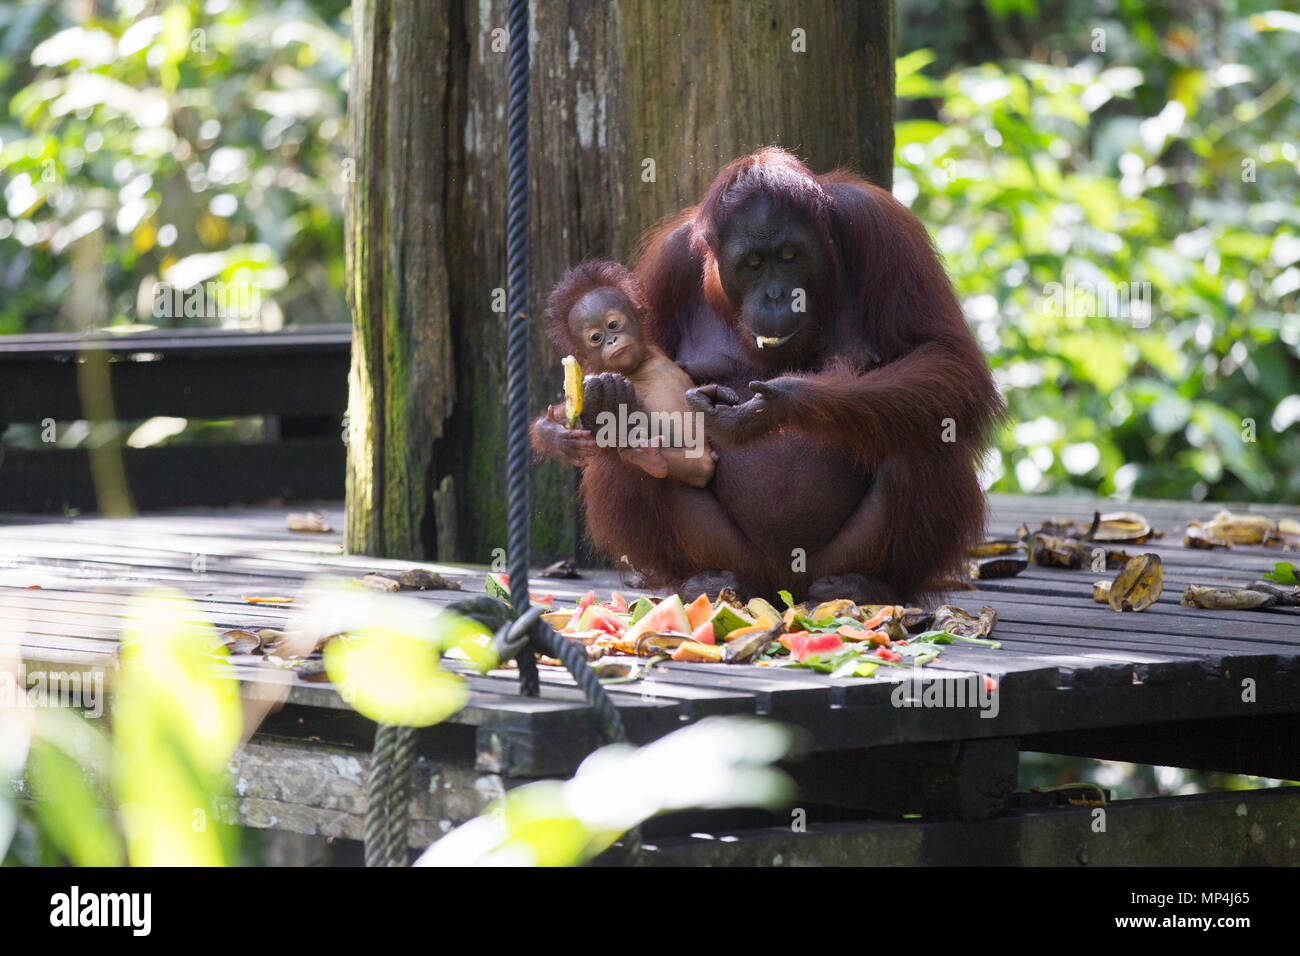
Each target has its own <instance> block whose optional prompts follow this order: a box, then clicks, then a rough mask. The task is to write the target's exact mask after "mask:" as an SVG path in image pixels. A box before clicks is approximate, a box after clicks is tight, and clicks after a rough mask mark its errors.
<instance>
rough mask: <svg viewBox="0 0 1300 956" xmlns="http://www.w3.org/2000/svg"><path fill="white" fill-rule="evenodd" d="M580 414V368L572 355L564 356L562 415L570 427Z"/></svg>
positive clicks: (575, 422)
mask: <svg viewBox="0 0 1300 956" xmlns="http://www.w3.org/2000/svg"><path fill="white" fill-rule="evenodd" d="M581 414H582V368H581V367H580V366H579V365H578V360H577V359H576V358H574V357H573V356H572V355H566V356H565V357H564V417H565V418H566V419H567V421H568V423H569V427H570V428H572V427H573V426H574V425H575V424H577V421H578V416H579V415H581Z"/></svg>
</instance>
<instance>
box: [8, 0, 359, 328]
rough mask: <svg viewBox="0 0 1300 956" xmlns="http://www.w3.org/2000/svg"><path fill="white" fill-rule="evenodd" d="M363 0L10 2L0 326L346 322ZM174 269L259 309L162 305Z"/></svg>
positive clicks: (178, 276) (180, 279)
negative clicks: (226, 313)
mask: <svg viewBox="0 0 1300 956" xmlns="http://www.w3.org/2000/svg"><path fill="white" fill-rule="evenodd" d="M348 8H349V5H348V4H347V3H346V2H313V3H305V2H301V0H286V2H281V3H263V2H255V0H207V2H204V3H200V2H193V0H191V2H178V3H170V2H157V0H114V2H111V3H109V2H104V0H99V2H94V0H45V2H41V0H36V2H24V3H5V4H0V54H2V56H0V90H2V91H3V93H4V99H5V100H6V101H7V102H8V105H9V108H8V110H7V111H6V113H7V115H0V186H2V187H3V199H4V203H3V206H0V277H2V278H3V283H4V287H5V289H6V291H7V295H6V296H5V297H4V299H3V300H0V333H6V332H43V331H53V330H61V329H82V328H99V327H104V326H123V325H133V324H137V323H147V324H151V325H160V326H171V325H201V324H208V325H215V324H223V323H224V324H244V325H250V326H254V327H258V326H260V327H263V328H276V327H279V326H280V325H281V324H283V323H285V322H292V323H297V324H302V323H308V322H345V321H347V319H348V314H347V309H346V304H345V302H344V300H343V295H342V275H343V233H342V229H341V228H340V222H341V220H342V197H343V195H344V186H345V183H344V176H343V173H344V169H343V160H342V133H343V129H344V123H345V118H346V100H347V93H346V80H347V65H348V59H349V56H350V52H349V43H348V38H347V34H348V28H347V24H348ZM160 279H161V280H162V281H165V282H170V283H174V284H175V285H176V286H178V287H180V288H185V287H189V286H192V285H194V284H195V283H201V282H205V281H209V280H213V281H221V282H226V283H246V284H249V285H255V286H257V287H258V288H259V289H260V292H261V308H260V310H258V312H259V313H260V314H254V315H251V316H234V317H230V318H224V319H223V318H220V317H217V316H215V315H208V316H206V317H198V316H190V317H175V318H172V317H164V318H161V319H160V318H157V317H155V316H154V315H153V309H152V297H153V289H154V284H155V283H156V282H158V281H159V280H160Z"/></svg>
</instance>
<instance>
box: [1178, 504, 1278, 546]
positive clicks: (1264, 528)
mask: <svg viewBox="0 0 1300 956" xmlns="http://www.w3.org/2000/svg"><path fill="white" fill-rule="evenodd" d="M1187 527H1188V529H1189V530H1190V529H1191V528H1193V527H1199V528H1202V529H1204V531H1205V533H1206V534H1207V535H1209V536H1210V537H1211V538H1213V539H1214V540H1215V541H1220V542H1227V543H1229V544H1263V543H1264V542H1266V541H1268V540H1269V538H1271V537H1272V536H1273V534H1274V532H1276V531H1277V528H1278V526H1277V522H1276V521H1273V520H1272V519H1271V518H1266V517H1264V516H1263V515H1249V514H1233V513H1232V512H1231V511H1220V512H1219V513H1218V514H1216V515H1215V516H1214V517H1213V518H1211V519H1210V520H1209V521H1207V522H1205V523H1204V524H1202V523H1201V522H1199V521H1189V522H1187Z"/></svg>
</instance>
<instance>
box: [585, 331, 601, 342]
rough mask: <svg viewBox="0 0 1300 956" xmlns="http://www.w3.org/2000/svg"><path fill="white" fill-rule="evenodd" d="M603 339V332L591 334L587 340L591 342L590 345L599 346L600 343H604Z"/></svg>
mask: <svg viewBox="0 0 1300 956" xmlns="http://www.w3.org/2000/svg"><path fill="white" fill-rule="evenodd" d="M604 338H605V333H604V332H592V333H591V335H590V336H588V338H587V340H588V341H589V342H591V344H592V345H599V344H600V343H601V342H602V341H604Z"/></svg>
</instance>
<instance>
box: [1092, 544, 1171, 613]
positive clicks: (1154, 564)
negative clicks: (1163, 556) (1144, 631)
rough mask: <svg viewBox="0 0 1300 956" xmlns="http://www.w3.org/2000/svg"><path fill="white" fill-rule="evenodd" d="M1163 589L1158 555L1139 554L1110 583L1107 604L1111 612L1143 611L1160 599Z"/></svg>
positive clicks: (1149, 553) (1162, 569) (1163, 581)
mask: <svg viewBox="0 0 1300 956" xmlns="http://www.w3.org/2000/svg"><path fill="white" fill-rule="evenodd" d="M1164 587H1165V572H1164V568H1163V567H1162V566H1161V564H1160V555H1158V554H1153V553H1151V552H1148V553H1146V554H1140V555H1138V556H1137V557H1136V558H1134V559H1133V560H1132V561H1130V562H1129V563H1128V564H1126V565H1124V569H1123V570H1122V571H1120V573H1119V574H1118V575H1117V576H1116V577H1115V580H1114V581H1112V582H1111V585H1110V592H1109V593H1108V594H1107V596H1106V600H1107V603H1109V604H1110V607H1111V610H1113V611H1145V610H1146V609H1147V608H1149V607H1150V606H1151V605H1152V604H1155V603H1156V600H1157V599H1158V598H1159V597H1160V592H1161V591H1163V590H1164Z"/></svg>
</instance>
